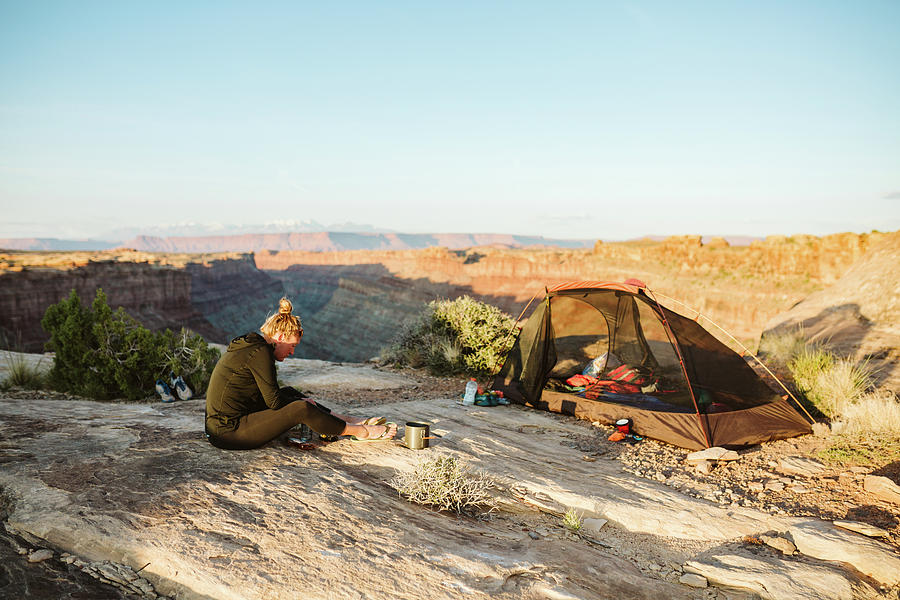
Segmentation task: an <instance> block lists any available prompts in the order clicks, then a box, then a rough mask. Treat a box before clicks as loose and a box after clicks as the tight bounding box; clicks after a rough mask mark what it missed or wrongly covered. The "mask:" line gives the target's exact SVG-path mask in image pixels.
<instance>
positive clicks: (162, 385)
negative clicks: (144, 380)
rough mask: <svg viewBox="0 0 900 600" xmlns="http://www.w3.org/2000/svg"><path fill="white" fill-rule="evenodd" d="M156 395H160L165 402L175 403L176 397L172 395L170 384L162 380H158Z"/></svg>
mask: <svg viewBox="0 0 900 600" xmlns="http://www.w3.org/2000/svg"><path fill="white" fill-rule="evenodd" d="M156 393H157V394H159V397H160V398H161V399H162V401H163V402H175V396H173V395H172V390H171V389H170V388H169V384H167V383H166V382H165V381H163V380H162V379H157V380H156Z"/></svg>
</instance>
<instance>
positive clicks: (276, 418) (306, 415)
mask: <svg viewBox="0 0 900 600" xmlns="http://www.w3.org/2000/svg"><path fill="white" fill-rule="evenodd" d="M279 395H287V397H288V398H293V397H295V396H296V398H295V399H293V400H291V402H290V403H289V404H286V405H284V406H282V407H281V408H279V409H278V410H272V409H271V408H268V409H266V410H261V411H258V412H254V413H250V414H248V415H244V416H243V417H241V420H240V421H238V426H237V429H235V430H234V431H229V432H228V433H224V434H222V435H210V436H209V442H210V443H211V444H212V445H213V446H216V447H217V448H223V449H225V450H250V449H251V448H259V447H260V446H262V445H263V444H265V443H267V442H270V441H272V440H274V439H275V438H277V437H278V436H279V435H281V434H282V433H284V432H285V431H287V430H288V429H290V428H291V427H294V426H295V425H299V424H300V423H304V424H306V425H309V427H310V428H311V429H313V430H314V431H316V432H318V433H322V434H325V435H340V434H341V433H342V432H343V431H344V427H345V426H346V423H345V422H344V421H342V420H340V419H338V418H337V417H334V416H332V415H331V410H329V409H328V408H326V407H324V406H318V405H317V404H311V403H309V402H307V401H306V400H304V399H303V395H302V394H300V393H299V392H298V391H297V390H295V389H294V388H287V387H285V388H281V389H280V390H279Z"/></svg>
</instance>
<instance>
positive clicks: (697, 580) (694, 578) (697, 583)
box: [678, 573, 709, 588]
mask: <svg viewBox="0 0 900 600" xmlns="http://www.w3.org/2000/svg"><path fill="white" fill-rule="evenodd" d="M678 583H681V584H684V585H687V586H690V587H693V588H705V587H707V586H708V585H709V582H708V581H707V580H706V577H704V576H703V575H697V574H696V573H685V574H684V575H682V576H681V577H679V578H678Z"/></svg>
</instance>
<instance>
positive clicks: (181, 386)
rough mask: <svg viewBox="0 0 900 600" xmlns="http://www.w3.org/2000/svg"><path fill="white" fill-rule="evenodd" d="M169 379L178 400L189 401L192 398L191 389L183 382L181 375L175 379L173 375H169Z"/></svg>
mask: <svg viewBox="0 0 900 600" xmlns="http://www.w3.org/2000/svg"><path fill="white" fill-rule="evenodd" d="M169 379H170V380H171V381H172V389H173V390H175V393H176V394H178V397H179V398H181V399H182V400H190V399H191V398H192V397H193V396H194V394H193V393H192V392H191V388H189V387H188V385H187V384H186V383H185V382H184V379H182V378H181V375H179V376H178V377H175V373H171V374H170V375H169Z"/></svg>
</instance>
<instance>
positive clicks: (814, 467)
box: [777, 456, 825, 477]
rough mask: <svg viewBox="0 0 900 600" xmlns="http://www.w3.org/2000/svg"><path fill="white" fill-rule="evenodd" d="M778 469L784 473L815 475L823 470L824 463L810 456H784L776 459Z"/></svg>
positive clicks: (802, 475) (805, 475) (804, 475)
mask: <svg viewBox="0 0 900 600" xmlns="http://www.w3.org/2000/svg"><path fill="white" fill-rule="evenodd" d="M777 468H778V470H779V471H780V472H782V473H784V474H786V475H799V476H801V477H815V476H816V475H819V474H821V473H822V472H824V471H825V465H823V464H822V463H820V462H819V461H817V460H813V459H811V458H804V457H802V456H786V457H784V458H780V459H778V467H777Z"/></svg>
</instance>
